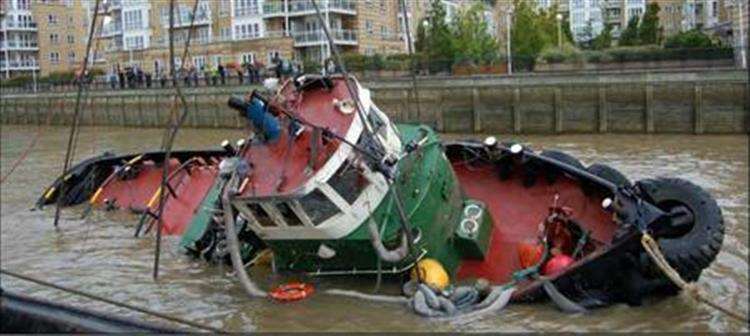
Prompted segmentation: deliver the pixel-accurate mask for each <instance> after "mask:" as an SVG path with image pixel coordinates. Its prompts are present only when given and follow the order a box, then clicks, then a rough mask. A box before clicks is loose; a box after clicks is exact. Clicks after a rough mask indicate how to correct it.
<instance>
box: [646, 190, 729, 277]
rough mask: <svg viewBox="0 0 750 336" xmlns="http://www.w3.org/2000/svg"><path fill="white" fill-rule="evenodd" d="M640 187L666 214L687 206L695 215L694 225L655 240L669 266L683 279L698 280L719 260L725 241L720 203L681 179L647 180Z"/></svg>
mask: <svg viewBox="0 0 750 336" xmlns="http://www.w3.org/2000/svg"><path fill="white" fill-rule="evenodd" d="M636 186H637V188H638V189H639V190H640V191H641V193H642V194H643V196H645V197H646V198H647V199H648V200H649V201H651V202H653V204H655V205H656V206H658V207H659V208H661V209H662V210H664V211H667V212H669V211H670V210H671V209H674V208H675V207H676V206H683V207H685V208H687V209H688V210H689V211H690V212H691V213H692V216H693V221H692V225H688V226H684V227H677V228H674V229H673V230H672V229H671V228H670V230H672V231H673V233H672V234H668V235H666V236H665V235H662V236H661V237H655V238H657V241H658V242H659V247H660V248H661V251H662V253H663V254H664V256H665V257H666V259H667V261H668V262H669V264H670V265H672V267H674V268H675V269H676V270H677V272H679V273H680V275H681V276H682V278H683V279H685V280H686V281H691V282H692V281H696V280H698V277H700V274H701V272H702V271H703V270H704V269H706V268H708V267H709V266H710V265H711V263H712V262H713V261H714V260H715V259H716V256H717V255H718V254H719V250H721V245H722V242H723V241H724V218H723V216H722V213H721V208H720V207H719V205H718V204H717V203H716V200H714V199H713V197H711V195H710V194H709V193H708V192H706V191H705V190H703V188H701V187H699V186H697V185H695V184H693V183H691V182H690V181H687V180H683V179H679V178H656V179H646V180H642V181H638V182H637V183H636Z"/></svg>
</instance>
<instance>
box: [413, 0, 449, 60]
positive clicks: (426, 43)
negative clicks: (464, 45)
mask: <svg viewBox="0 0 750 336" xmlns="http://www.w3.org/2000/svg"><path fill="white" fill-rule="evenodd" d="M445 18H446V13H445V7H443V4H442V3H441V2H440V0H432V2H431V3H430V8H429V9H428V10H427V13H426V19H425V20H424V21H423V22H422V25H420V27H417V41H416V42H415V46H416V49H417V51H419V52H420V53H421V54H422V56H424V57H427V59H429V60H430V70H432V71H440V70H444V69H445V68H446V65H449V63H450V62H452V60H453V57H454V46H453V38H452V36H451V30H450V27H449V26H448V23H446V19H445ZM420 30H421V31H420Z"/></svg>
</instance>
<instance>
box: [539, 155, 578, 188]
mask: <svg viewBox="0 0 750 336" xmlns="http://www.w3.org/2000/svg"><path fill="white" fill-rule="evenodd" d="M539 155H541V156H544V157H547V158H550V159H553V160H556V161H560V162H562V163H564V164H567V165H569V166H572V167H574V168H578V169H580V170H586V167H584V166H583V164H582V163H581V161H579V160H578V159H576V158H575V157H574V156H572V155H570V154H568V153H565V152H562V151H559V150H554V149H549V150H543V151H542V152H541V153H540V154H539ZM560 173H561V171H560V170H558V169H557V168H556V167H548V168H547V169H545V172H544V176H545V177H546V179H547V182H549V184H553V183H555V181H556V180H557V177H558V176H560Z"/></svg>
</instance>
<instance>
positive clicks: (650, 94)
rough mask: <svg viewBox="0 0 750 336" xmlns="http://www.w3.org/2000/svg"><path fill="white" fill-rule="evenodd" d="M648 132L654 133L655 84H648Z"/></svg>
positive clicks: (646, 109) (646, 110) (646, 103)
mask: <svg viewBox="0 0 750 336" xmlns="http://www.w3.org/2000/svg"><path fill="white" fill-rule="evenodd" d="M645 105H646V108H645V113H646V115H645V117H646V133H654V86H653V85H651V84H647V85H646V102H645Z"/></svg>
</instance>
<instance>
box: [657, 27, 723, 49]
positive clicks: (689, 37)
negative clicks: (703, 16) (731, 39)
mask: <svg viewBox="0 0 750 336" xmlns="http://www.w3.org/2000/svg"><path fill="white" fill-rule="evenodd" d="M664 47H665V48H681V49H707V48H712V47H716V45H715V44H714V42H713V41H711V37H709V36H708V35H706V34H705V33H704V32H702V31H700V30H698V29H693V30H688V31H686V32H680V33H678V34H676V35H674V36H672V37H670V38H669V39H667V42H665V43H664Z"/></svg>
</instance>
